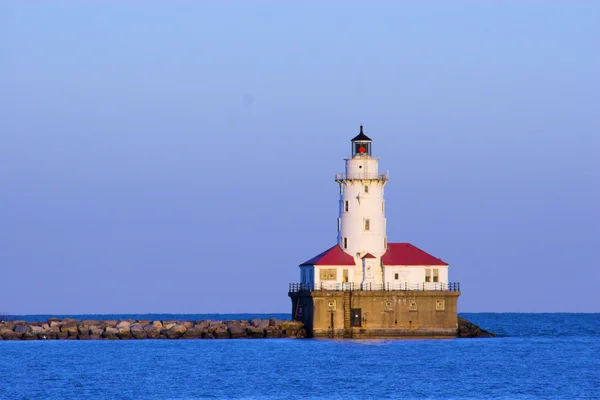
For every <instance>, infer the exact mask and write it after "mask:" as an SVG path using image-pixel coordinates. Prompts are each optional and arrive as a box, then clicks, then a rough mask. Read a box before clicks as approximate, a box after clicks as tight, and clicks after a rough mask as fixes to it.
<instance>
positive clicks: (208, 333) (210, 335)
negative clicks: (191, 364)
mask: <svg viewBox="0 0 600 400" xmlns="http://www.w3.org/2000/svg"><path fill="white" fill-rule="evenodd" d="M11 332H12V331H11ZM214 338H215V334H214V332H213V331H212V330H211V329H209V328H204V329H202V339H214Z"/></svg>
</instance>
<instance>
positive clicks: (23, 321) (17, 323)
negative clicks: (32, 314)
mask: <svg viewBox="0 0 600 400" xmlns="http://www.w3.org/2000/svg"><path fill="white" fill-rule="evenodd" d="M11 322H12V324H13V325H15V326H17V325H27V321H25V320H24V319H17V320H15V321H11Z"/></svg>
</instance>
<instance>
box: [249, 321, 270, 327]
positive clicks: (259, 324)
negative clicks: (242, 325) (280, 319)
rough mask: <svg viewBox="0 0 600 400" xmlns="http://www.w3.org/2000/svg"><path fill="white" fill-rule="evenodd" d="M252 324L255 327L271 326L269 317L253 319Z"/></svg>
mask: <svg viewBox="0 0 600 400" xmlns="http://www.w3.org/2000/svg"><path fill="white" fill-rule="evenodd" d="M250 325H252V326H253V327H255V328H259V329H265V328H266V327H267V326H269V320H268V319H253V320H251V321H250Z"/></svg>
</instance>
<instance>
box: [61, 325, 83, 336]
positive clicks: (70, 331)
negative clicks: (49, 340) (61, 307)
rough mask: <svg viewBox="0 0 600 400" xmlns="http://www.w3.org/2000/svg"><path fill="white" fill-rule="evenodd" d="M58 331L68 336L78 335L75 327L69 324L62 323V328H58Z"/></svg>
mask: <svg viewBox="0 0 600 400" xmlns="http://www.w3.org/2000/svg"><path fill="white" fill-rule="evenodd" d="M60 331H61V332H67V333H68V334H69V335H71V336H73V335H75V336H76V335H77V333H79V332H78V331H77V325H76V324H74V323H72V322H69V323H66V324H65V323H63V324H62V326H61V327H60Z"/></svg>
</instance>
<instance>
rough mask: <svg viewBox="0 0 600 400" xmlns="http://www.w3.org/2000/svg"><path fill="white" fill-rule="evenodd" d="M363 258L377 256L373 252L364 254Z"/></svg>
mask: <svg viewBox="0 0 600 400" xmlns="http://www.w3.org/2000/svg"><path fill="white" fill-rule="evenodd" d="M363 258H376V257H375V256H374V255H373V254H371V253H367V254H365V255H364V257H363Z"/></svg>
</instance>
